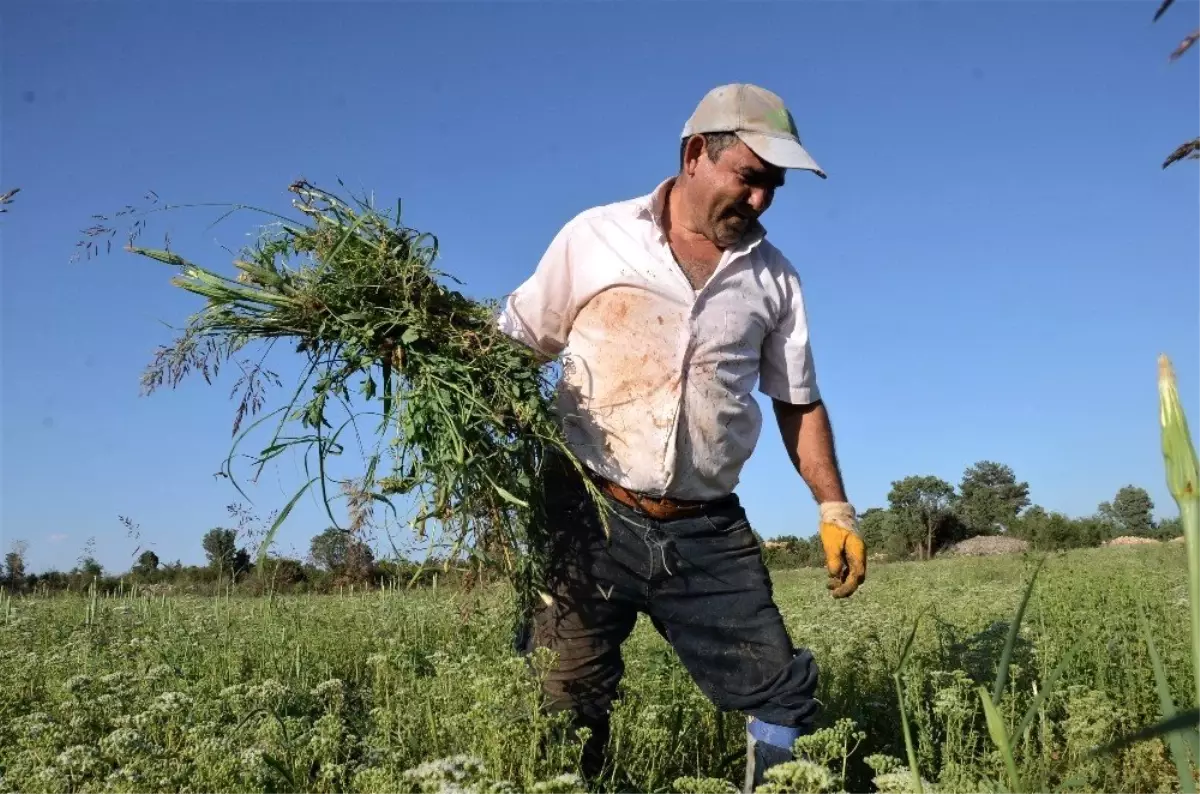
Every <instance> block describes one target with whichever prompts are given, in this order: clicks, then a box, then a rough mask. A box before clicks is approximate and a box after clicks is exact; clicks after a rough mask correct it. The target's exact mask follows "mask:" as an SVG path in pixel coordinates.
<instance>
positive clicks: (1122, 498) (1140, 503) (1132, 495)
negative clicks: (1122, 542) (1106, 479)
mask: <svg viewBox="0 0 1200 794" xmlns="http://www.w3.org/2000/svg"><path fill="white" fill-rule="evenodd" d="M1097 512H1098V513H1099V515H1100V517H1101V518H1102V519H1104V520H1105V521H1107V522H1109V523H1110V524H1111V525H1112V526H1113V529H1114V534H1115V535H1138V536H1140V537H1150V536H1151V535H1153V534H1154V517H1153V512H1154V501H1153V500H1152V499H1151V498H1150V494H1149V493H1148V492H1147V491H1146V489H1145V488H1141V487H1138V486H1136V485H1126V486H1124V487H1122V488H1121V490H1119V491H1117V495H1116V496H1115V497H1114V498H1113V500H1112V501H1111V502H1101V503H1100V506H1099V508H1098V509H1097Z"/></svg>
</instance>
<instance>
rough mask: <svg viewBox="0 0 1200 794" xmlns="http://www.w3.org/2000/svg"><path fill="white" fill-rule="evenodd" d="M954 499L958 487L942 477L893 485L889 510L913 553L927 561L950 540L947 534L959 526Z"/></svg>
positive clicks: (917, 478) (921, 477) (922, 477)
mask: <svg viewBox="0 0 1200 794" xmlns="http://www.w3.org/2000/svg"><path fill="white" fill-rule="evenodd" d="M953 499H954V486H953V485H951V484H950V483H948V482H946V481H945V480H943V479H941V478H940V477H934V476H931V475H914V476H911V477H905V478H904V479H902V480H895V481H893V482H892V489H891V491H889V492H888V505H889V509H890V510H891V512H892V516H893V520H894V527H895V529H896V531H898V533H899V534H900V535H901V536H902V537H903V539H904V541H905V545H906V547H907V549H908V550H909V552H910V553H911V552H914V551H915V552H916V554H917V556H918V557H919V558H920V559H926V560H927V559H929V558H930V557H932V556H933V553H934V551H935V550H936V549H937V548H938V547H939V546H941V545H942V544H943V542H944V541H945V540H947V539H948V534H949V533H947V530H949V529H952V528H953V526H954V524H955V522H953V521H952V519H953V516H952V515H951V512H950V507H951V504H952V503H953Z"/></svg>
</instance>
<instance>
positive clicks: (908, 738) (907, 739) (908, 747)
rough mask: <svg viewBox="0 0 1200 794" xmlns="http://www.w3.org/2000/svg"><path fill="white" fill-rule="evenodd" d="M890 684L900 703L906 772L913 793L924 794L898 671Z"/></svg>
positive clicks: (893, 675) (893, 674)
mask: <svg viewBox="0 0 1200 794" xmlns="http://www.w3.org/2000/svg"><path fill="white" fill-rule="evenodd" d="M892 682H893V683H894V684H895V685H896V699H897V700H898V701H899V703H900V729H901V730H902V731H903V733H904V750H905V752H906V753H907V754H908V771H909V774H910V775H912V785H913V791H915V792H916V794H925V789H924V788H923V787H922V786H921V770H920V768H919V767H918V766H917V748H916V746H915V745H914V744H913V738H912V729H911V728H909V727H908V710H907V709H905V708H904V688H903V687H902V686H901V684H900V671H899V670H897V671H896V672H894V673H892Z"/></svg>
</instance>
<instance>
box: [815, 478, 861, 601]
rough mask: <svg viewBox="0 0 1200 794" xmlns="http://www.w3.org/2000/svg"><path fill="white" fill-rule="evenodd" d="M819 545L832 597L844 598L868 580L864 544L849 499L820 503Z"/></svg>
mask: <svg viewBox="0 0 1200 794" xmlns="http://www.w3.org/2000/svg"><path fill="white" fill-rule="evenodd" d="M821 545H822V546H823V547H824V549H825V569H826V570H827V571H828V572H829V585H828V587H829V589H830V590H832V591H833V597H834V598H845V597H847V596H849V595H850V594H851V593H853V592H854V591H855V590H857V589H858V586H859V585H860V584H862V583H863V582H865V581H866V580H867V547H866V544H864V543H863V539H862V537H861V536H860V535H859V534H858V519H857V518H856V517H855V514H854V508H853V507H852V506H851V505H850V504H849V503H848V502H822V503H821Z"/></svg>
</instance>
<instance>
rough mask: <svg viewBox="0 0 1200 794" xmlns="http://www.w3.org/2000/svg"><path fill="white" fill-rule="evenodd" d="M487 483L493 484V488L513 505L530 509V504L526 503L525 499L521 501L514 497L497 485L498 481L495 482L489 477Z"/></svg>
mask: <svg viewBox="0 0 1200 794" xmlns="http://www.w3.org/2000/svg"><path fill="white" fill-rule="evenodd" d="M487 481H488V482H490V483H491V484H492V487H493V488H495V489H496V493H498V494H500V495H501V496H503V497H504V498H505V499H507V500H508V501H510V502H512V503H513V504H515V505H517V506H518V507H529V502H526V501H525V500H524V499H519V498H517V497H516V496H514V495H513V494H512V493H510V492H508V491H506V490H504V489H503V488H501V487H500V486H499V485H497V484H496V481H495V480H493V479H492V478H491V477H488V478H487Z"/></svg>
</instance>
